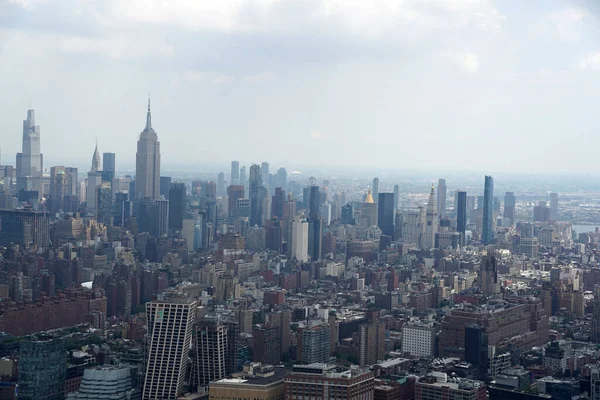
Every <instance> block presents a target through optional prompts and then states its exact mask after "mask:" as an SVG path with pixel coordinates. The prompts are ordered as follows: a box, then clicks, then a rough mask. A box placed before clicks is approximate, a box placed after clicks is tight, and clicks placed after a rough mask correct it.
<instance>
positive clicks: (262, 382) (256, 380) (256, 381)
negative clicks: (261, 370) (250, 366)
mask: <svg viewBox="0 0 600 400" xmlns="http://www.w3.org/2000/svg"><path fill="white" fill-rule="evenodd" d="M290 372H291V371H290V370H289V369H285V368H280V367H276V368H275V369H274V371H273V375H270V376H256V375H252V376H250V375H249V376H244V377H240V378H226V379H221V380H218V381H216V382H210V384H209V385H210V386H211V387H212V386H227V387H232V386H242V385H256V386H267V385H271V384H274V383H277V382H280V381H281V382H283V379H284V378H285V376H286V375H288V374H289V373H290Z"/></svg>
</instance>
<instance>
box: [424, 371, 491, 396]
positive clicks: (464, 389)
mask: <svg viewBox="0 0 600 400" xmlns="http://www.w3.org/2000/svg"><path fill="white" fill-rule="evenodd" d="M486 398H487V396H486V386H485V383H483V382H481V381H476V380H471V379H449V378H448V376H447V375H446V373H444V372H435V373H433V374H431V375H427V376H425V377H423V378H421V379H419V380H418V381H417V383H416V384H415V400H439V399H461V400H486Z"/></svg>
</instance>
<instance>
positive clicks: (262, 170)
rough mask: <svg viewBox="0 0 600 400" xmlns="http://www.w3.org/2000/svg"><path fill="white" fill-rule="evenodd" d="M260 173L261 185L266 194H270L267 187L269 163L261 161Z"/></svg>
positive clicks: (269, 189)
mask: <svg viewBox="0 0 600 400" xmlns="http://www.w3.org/2000/svg"><path fill="white" fill-rule="evenodd" d="M260 173H261V180H262V184H263V186H264V187H265V189H267V193H270V192H271V187H270V186H269V163H268V162H266V161H263V162H262V164H261V165H260Z"/></svg>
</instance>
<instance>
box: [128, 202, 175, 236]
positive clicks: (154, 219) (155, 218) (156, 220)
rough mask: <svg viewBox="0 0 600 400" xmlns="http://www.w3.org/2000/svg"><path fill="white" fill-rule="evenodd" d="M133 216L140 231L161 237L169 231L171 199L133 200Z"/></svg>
mask: <svg viewBox="0 0 600 400" xmlns="http://www.w3.org/2000/svg"><path fill="white" fill-rule="evenodd" d="M133 216H134V217H136V220H137V223H138V227H139V232H140V233H141V232H148V233H149V234H150V235H151V236H155V237H159V236H163V235H166V234H167V233H168V232H169V200H164V199H159V200H152V199H149V198H140V199H138V200H137V201H135V202H133Z"/></svg>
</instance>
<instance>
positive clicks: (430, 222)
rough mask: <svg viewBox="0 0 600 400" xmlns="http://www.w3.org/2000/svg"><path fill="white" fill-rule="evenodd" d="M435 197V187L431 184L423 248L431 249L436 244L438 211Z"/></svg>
mask: <svg viewBox="0 0 600 400" xmlns="http://www.w3.org/2000/svg"><path fill="white" fill-rule="evenodd" d="M436 202H437V201H436V198H435V188H434V186H433V185H431V192H430V193H429V201H428V202H427V209H426V213H425V226H424V229H423V237H422V241H421V248H422V249H431V248H433V246H434V245H435V234H436V232H437V231H438V213H437V204H436Z"/></svg>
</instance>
